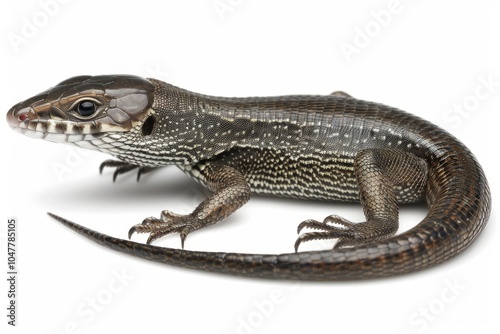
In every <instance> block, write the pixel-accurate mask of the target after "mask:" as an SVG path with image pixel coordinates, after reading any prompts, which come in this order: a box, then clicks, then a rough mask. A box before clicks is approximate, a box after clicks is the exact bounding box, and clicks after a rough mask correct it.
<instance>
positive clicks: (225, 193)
mask: <svg viewBox="0 0 500 334" xmlns="http://www.w3.org/2000/svg"><path fill="white" fill-rule="evenodd" d="M195 167H196V166H195ZM200 175H201V178H202V179H203V180H204V181H205V184H206V186H207V187H208V189H210V190H211V191H213V192H214V193H213V194H212V195H211V196H210V197H208V198H207V199H206V200H204V201H203V202H201V203H200V205H198V207H197V208H196V209H194V211H193V212H192V213H190V214H188V215H178V214H175V213H173V212H170V211H168V210H164V211H163V212H162V214H161V218H159V219H158V218H154V217H150V218H146V219H145V220H144V221H143V222H142V224H137V225H135V226H133V227H132V228H131V229H130V231H129V238H130V237H131V236H132V235H133V234H134V233H149V238H148V240H147V243H148V244H149V243H151V242H152V241H154V240H156V239H158V238H160V237H163V236H165V235H167V234H171V233H179V234H180V236H181V243H182V248H184V241H185V240H186V237H187V235H188V234H189V233H190V232H192V231H195V230H197V229H200V228H202V227H205V226H209V225H213V224H215V223H218V222H220V221H221V220H223V219H224V218H226V217H227V216H229V215H230V214H232V213H233V212H235V211H236V210H237V209H239V208H240V207H241V206H242V205H243V204H245V203H246V202H247V201H248V200H249V199H250V195H251V193H250V186H249V185H248V183H247V181H246V180H245V177H244V176H243V174H241V172H239V171H238V170H236V169H234V168H232V167H229V166H226V165H224V164H221V163H218V162H212V163H209V164H207V165H204V167H203V168H200Z"/></svg>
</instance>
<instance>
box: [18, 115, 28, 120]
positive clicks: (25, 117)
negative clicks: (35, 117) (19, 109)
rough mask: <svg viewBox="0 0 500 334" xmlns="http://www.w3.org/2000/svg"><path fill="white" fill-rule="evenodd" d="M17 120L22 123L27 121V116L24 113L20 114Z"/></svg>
mask: <svg viewBox="0 0 500 334" xmlns="http://www.w3.org/2000/svg"><path fill="white" fill-rule="evenodd" d="M17 118H18V119H19V120H20V121H21V122H24V121H25V120H27V119H28V114H26V113H24V114H20V115H19V116H17Z"/></svg>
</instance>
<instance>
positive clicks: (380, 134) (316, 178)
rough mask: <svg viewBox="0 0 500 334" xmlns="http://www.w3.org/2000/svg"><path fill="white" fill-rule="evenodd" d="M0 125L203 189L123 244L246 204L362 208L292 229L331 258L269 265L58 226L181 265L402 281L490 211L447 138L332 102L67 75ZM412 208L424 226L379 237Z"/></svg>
mask: <svg viewBox="0 0 500 334" xmlns="http://www.w3.org/2000/svg"><path fill="white" fill-rule="evenodd" d="M82 101H83V102H88V101H94V102H95V104H96V106H94V107H96V110H94V111H95V113H93V114H90V115H87V113H90V112H91V111H92V110H90V109H89V108H90V104H88V105H85V106H83V107H81V106H80V105H81V103H82ZM75 108H76V109H75ZM79 113H83V114H84V116H82V115H80V114H79ZM40 119H42V121H40ZM43 119H45V120H43ZM49 119H50V120H49ZM8 121H9V123H10V124H11V126H12V127H14V128H17V129H20V131H21V132H27V133H26V134H28V135H30V136H34V137H43V138H45V139H48V140H52V141H58V142H67V141H70V142H73V143H74V144H76V145H79V146H82V147H87V148H92V149H97V150H100V151H103V152H107V153H110V154H112V155H113V156H115V157H117V158H118V159H120V160H121V161H123V162H124V163H123V164H120V163H110V162H107V163H105V165H104V166H115V167H116V166H117V167H118V169H117V172H118V173H121V172H125V171H127V170H130V169H131V168H132V167H133V166H141V167H142V168H143V169H144V168H149V167H159V166H165V165H171V164H175V165H177V166H178V167H179V168H181V169H182V170H183V171H184V172H186V173H187V174H189V175H190V176H191V177H193V178H195V179H197V180H198V181H200V182H201V183H202V184H204V185H206V186H207V187H208V188H209V189H211V190H212V191H214V194H213V195H212V196H210V197H209V198H208V199H207V200H205V201H204V202H202V203H201V204H200V206H199V207H198V208H196V210H195V211H194V212H193V213H192V214H190V215H185V216H179V215H176V214H173V213H171V212H167V211H164V212H163V214H162V218H161V219H156V218H148V219H146V220H145V221H144V222H143V224H139V225H136V226H134V227H133V228H132V229H131V233H130V234H132V233H133V232H148V233H150V234H151V236H150V239H149V240H148V243H149V241H152V240H154V239H156V238H158V237H161V236H162V235H165V234H168V233H173V232H179V233H180V234H181V238H182V241H183V242H184V239H185V237H186V235H187V234H188V233H189V232H191V231H193V230H196V229H198V228H201V227H203V226H206V225H210V224H214V223H216V222H218V221H220V220H222V219H223V218H225V217H227V216H228V215H229V214H231V213H232V212H234V211H235V210H236V209H237V208H239V207H240V206H241V205H243V204H244V203H245V202H246V201H247V200H248V199H249V198H250V194H251V193H260V194H268V195H277V196H287V197H296V198H307V199H323V200H334V201H359V200H360V199H361V202H362V204H363V209H364V211H365V216H366V217H367V222H365V223H360V224H352V223H350V222H348V221H346V220H345V219H343V218H340V217H337V216H330V217H327V219H326V220H325V221H324V222H317V221H313V220H308V221H306V222H303V223H302V224H301V225H300V229H301V228H303V227H309V228H313V229H320V230H323V232H313V233H307V234H303V235H301V237H299V240H298V242H297V243H296V247H298V245H299V244H300V242H303V241H309V240H312V239H319V238H337V239H338V240H339V242H338V243H337V248H335V249H334V250H327V251H321V252H302V253H290V254H282V255H257V254H227V253H206V252H193V251H186V250H179V249H171V248H160V247H155V246H151V245H144V244H138V243H135V242H132V241H126V240H121V239H115V238H112V237H109V236H105V235H102V234H100V233H98V232H94V231H91V230H88V229H86V228H84V227H81V226H79V225H76V224H74V223H71V222H68V221H66V220H64V219H61V218H58V219H59V220H60V221H62V222H63V223H65V224H66V225H68V226H70V227H72V228H73V229H75V230H77V231H78V232H80V233H82V234H84V235H86V236H87V237H89V238H91V239H93V240H94V241H97V242H99V243H101V244H104V245H106V246H108V247H111V248H113V249H117V250H120V251H123V252H126V253H130V254H133V255H137V256H140V257H143V258H147V259H150V260H155V261H160V262H167V263H172V264H177V265H182V266H186V267H192V268H199V269H205V270H210V271H218V272H227V273H232V274H237V275H244V276H259V277H273V278H298V279H314V280H323V279H324V280H326V279H356V278H369V277H381V276H389V275H394V274H399V273H405V272H410V271H414V270H418V269H423V268H426V267H429V266H432V265H434V264H437V263H439V262H442V261H444V260H446V259H448V258H450V257H452V256H454V255H456V254H458V253H460V252H461V251H462V250H463V249H465V248H466V247H467V246H468V245H469V244H470V243H471V242H472V241H473V240H474V239H475V238H476V237H477V235H478V234H479V232H480V231H481V230H482V229H483V227H484V226H485V224H486V221H487V219H488V216H489V211H490V206H491V200H490V193H489V189H488V184H487V181H486V178H485V176H484V173H483V171H482V169H481V167H480V165H479V164H478V163H477V162H476V160H475V158H474V157H473V156H472V154H471V153H470V152H469V151H468V149H467V148H466V147H465V146H464V145H463V144H461V143H460V142H459V141H458V140H457V139H455V138H454V137H453V136H451V135H449V134H448V133H446V132H445V131H443V130H441V129H439V128H438V127H436V126H435V125H433V124H431V123H429V122H427V121H424V120H422V119H420V118H418V117H415V116H413V115H411V114H408V113H405V112H403V111H400V110H398V109H395V108H391V107H388V106H385V105H381V104H377V103H372V102H366V101H361V100H357V99H354V98H352V97H350V96H347V95H346V94H341V93H334V94H332V95H326V96H306V95H305V96H281V97H266V98H222V97H213V96H205V95H201V94H196V93H192V92H189V91H186V90H182V89H179V88H176V87H174V86H171V85H168V84H165V83H163V82H160V81H156V80H153V79H148V80H145V79H140V78H136V77H124V76H123V77H122V76H116V77H115V76H102V77H77V78H72V79H69V80H67V81H65V82H63V83H61V84H59V85H58V86H56V87H55V88H54V89H52V90H49V91H47V92H45V93H42V94H41V95H39V96H37V97H34V98H32V99H30V100H27V101H24V102H22V103H20V104H18V105H16V106H14V107H13V109H11V111H10V112H9V114H8ZM42 123H43V125H40V124H42ZM23 128H25V129H26V130H23ZM29 129H31V130H29ZM48 133H49V135H47V134H48ZM50 133H52V134H50ZM132 165H133V166H132ZM424 199H426V200H427V203H428V205H429V213H428V215H427V217H426V218H425V219H424V220H423V221H422V222H421V223H420V224H418V225H417V226H416V227H415V228H413V229H411V230H410V231H407V232H405V233H403V234H401V235H397V236H392V235H394V234H395V232H396V231H397V227H398V221H397V220H398V203H414V202H419V201H422V200H424ZM345 246H352V247H345Z"/></svg>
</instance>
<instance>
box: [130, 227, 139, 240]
mask: <svg viewBox="0 0 500 334" xmlns="http://www.w3.org/2000/svg"><path fill="white" fill-rule="evenodd" d="M135 232H137V229H136V228H135V226H132V227H131V228H130V230H128V240H130V239H132V236H133V235H134V233H135Z"/></svg>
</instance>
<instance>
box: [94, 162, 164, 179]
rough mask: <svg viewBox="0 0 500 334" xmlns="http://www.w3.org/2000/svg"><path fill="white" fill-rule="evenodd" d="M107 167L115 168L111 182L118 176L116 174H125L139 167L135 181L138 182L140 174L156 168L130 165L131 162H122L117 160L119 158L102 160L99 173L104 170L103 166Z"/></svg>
mask: <svg viewBox="0 0 500 334" xmlns="http://www.w3.org/2000/svg"><path fill="white" fill-rule="evenodd" d="M107 167H113V168H116V169H115V172H114V173H113V182H115V181H116V178H117V177H118V175H122V174H125V173H127V172H130V171H131V170H134V169H136V168H138V169H139V170H138V172H137V182H139V180H140V179H141V175H144V174H146V173H149V172H150V171H152V170H154V169H156V168H155V167H144V166H142V167H141V166H136V165H132V164H129V163H127V162H123V161H119V160H106V161H103V163H102V164H101V166H100V167H99V173H100V174H102V171H103V170H104V168H107Z"/></svg>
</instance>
